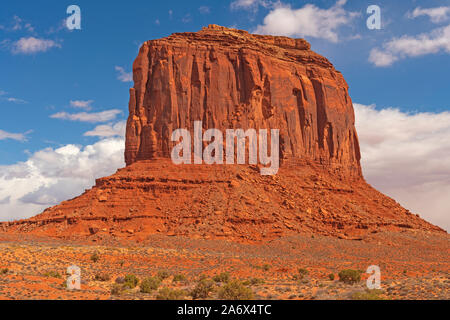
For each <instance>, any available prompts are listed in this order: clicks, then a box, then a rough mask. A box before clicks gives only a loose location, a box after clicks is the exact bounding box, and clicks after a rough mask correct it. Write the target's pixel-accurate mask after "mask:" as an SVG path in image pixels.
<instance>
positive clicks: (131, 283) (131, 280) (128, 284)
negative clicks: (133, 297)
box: [123, 274, 139, 289]
mask: <svg viewBox="0 0 450 320" xmlns="http://www.w3.org/2000/svg"><path fill="white" fill-rule="evenodd" d="M138 283H139V279H138V278H137V277H136V276H135V275H134V274H127V275H126V276H125V278H124V283H123V286H124V288H126V289H133V288H136V286H137V285H138Z"/></svg>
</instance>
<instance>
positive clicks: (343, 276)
mask: <svg viewBox="0 0 450 320" xmlns="http://www.w3.org/2000/svg"><path fill="white" fill-rule="evenodd" d="M338 275H339V281H342V282H344V283H347V284H354V283H357V282H360V281H361V273H360V272H359V271H358V270H352V269H345V270H342V271H341V272H339V274H338Z"/></svg>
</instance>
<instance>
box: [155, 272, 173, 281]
mask: <svg viewBox="0 0 450 320" xmlns="http://www.w3.org/2000/svg"><path fill="white" fill-rule="evenodd" d="M157 276H158V278H160V279H161V280H164V279H167V278H168V277H170V273H169V272H168V271H166V270H160V271H158V275H157Z"/></svg>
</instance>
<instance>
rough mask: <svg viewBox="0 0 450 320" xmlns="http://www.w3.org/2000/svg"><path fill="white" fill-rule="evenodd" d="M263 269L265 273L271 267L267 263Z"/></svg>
mask: <svg viewBox="0 0 450 320" xmlns="http://www.w3.org/2000/svg"><path fill="white" fill-rule="evenodd" d="M262 269H263V270H264V271H269V269H270V265H269V264H267V263H266V264H265V265H263V266H262Z"/></svg>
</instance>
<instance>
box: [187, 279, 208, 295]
mask: <svg viewBox="0 0 450 320" xmlns="http://www.w3.org/2000/svg"><path fill="white" fill-rule="evenodd" d="M213 290H214V283H213V282H212V281H211V280H207V279H202V280H200V281H199V282H197V284H196V286H195V287H194V289H192V291H191V292H190V295H191V296H192V299H194V300H197V299H206V298H208V296H209V294H210V293H211V292H212V291H213Z"/></svg>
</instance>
